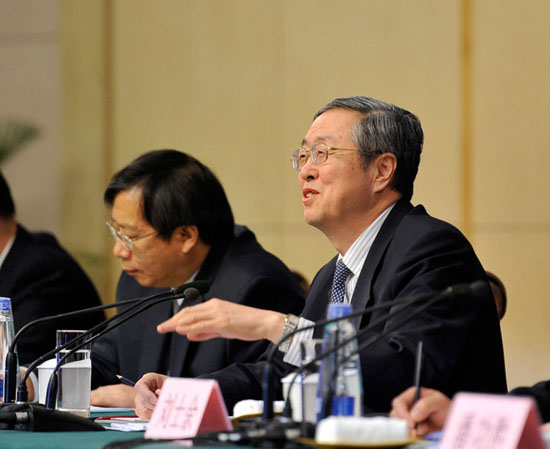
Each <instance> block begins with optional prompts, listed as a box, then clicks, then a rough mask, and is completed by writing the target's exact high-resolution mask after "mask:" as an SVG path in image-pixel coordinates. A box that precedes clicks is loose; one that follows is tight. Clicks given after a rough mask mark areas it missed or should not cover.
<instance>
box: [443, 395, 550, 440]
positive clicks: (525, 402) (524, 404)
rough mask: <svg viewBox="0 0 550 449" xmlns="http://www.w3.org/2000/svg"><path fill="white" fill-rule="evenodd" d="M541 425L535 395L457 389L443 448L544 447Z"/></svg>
mask: <svg viewBox="0 0 550 449" xmlns="http://www.w3.org/2000/svg"><path fill="white" fill-rule="evenodd" d="M539 426H540V417H539V414H538V411H537V408H536V405H535V401H534V400H533V399H532V398H529V397H520V396H506V395H494V394H478V393H458V394H456V395H455V397H454V398H453V402H452V405H451V409H450V411H449V416H448V418H447V421H446V423H445V428H444V432H443V439H442V440H441V446H440V449H481V448H483V449H545V447H546V446H545V445H544V443H543V441H542V437H541V433H540V429H539Z"/></svg>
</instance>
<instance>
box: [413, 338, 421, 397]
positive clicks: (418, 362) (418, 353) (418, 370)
mask: <svg viewBox="0 0 550 449" xmlns="http://www.w3.org/2000/svg"><path fill="white" fill-rule="evenodd" d="M421 371H422V340H420V341H419V342H418V344H417V345H416V362H415V364H414V387H415V388H416V391H415V393H414V402H413V404H416V403H417V402H418V400H419V399H420V373H421Z"/></svg>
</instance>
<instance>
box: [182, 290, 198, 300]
mask: <svg viewBox="0 0 550 449" xmlns="http://www.w3.org/2000/svg"><path fill="white" fill-rule="evenodd" d="M183 294H184V295H185V299H187V300H188V301H191V300H193V299H195V298H198V297H199V296H200V294H201V292H200V291H199V290H198V289H197V288H195V287H189V288H186V289H185V290H184V292H183Z"/></svg>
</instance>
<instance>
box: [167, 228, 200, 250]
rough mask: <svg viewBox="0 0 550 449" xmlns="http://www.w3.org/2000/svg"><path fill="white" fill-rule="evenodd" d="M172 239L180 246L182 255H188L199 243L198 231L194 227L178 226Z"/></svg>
mask: <svg viewBox="0 0 550 449" xmlns="http://www.w3.org/2000/svg"><path fill="white" fill-rule="evenodd" d="M173 238H174V239H176V241H177V242H179V243H180V244H181V251H182V252H183V253H189V252H190V251H191V250H192V249H193V248H194V247H195V245H196V244H197V242H198V241H199V238H200V237H199V230H198V228H197V227H196V226H178V227H177V228H176V229H175V231H174V234H173Z"/></svg>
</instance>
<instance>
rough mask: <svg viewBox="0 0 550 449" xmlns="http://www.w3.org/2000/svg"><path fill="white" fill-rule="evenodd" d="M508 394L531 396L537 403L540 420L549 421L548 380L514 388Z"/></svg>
mask: <svg viewBox="0 0 550 449" xmlns="http://www.w3.org/2000/svg"><path fill="white" fill-rule="evenodd" d="M510 394H512V395H514V396H530V397H532V398H533V399H534V400H535V401H536V403H537V406H538V409H539V413H540V417H541V419H542V422H548V421H550V381H548V380H546V381H543V382H539V383H537V384H535V385H533V386H532V387H518V388H514V389H513V390H512V391H510Z"/></svg>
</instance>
